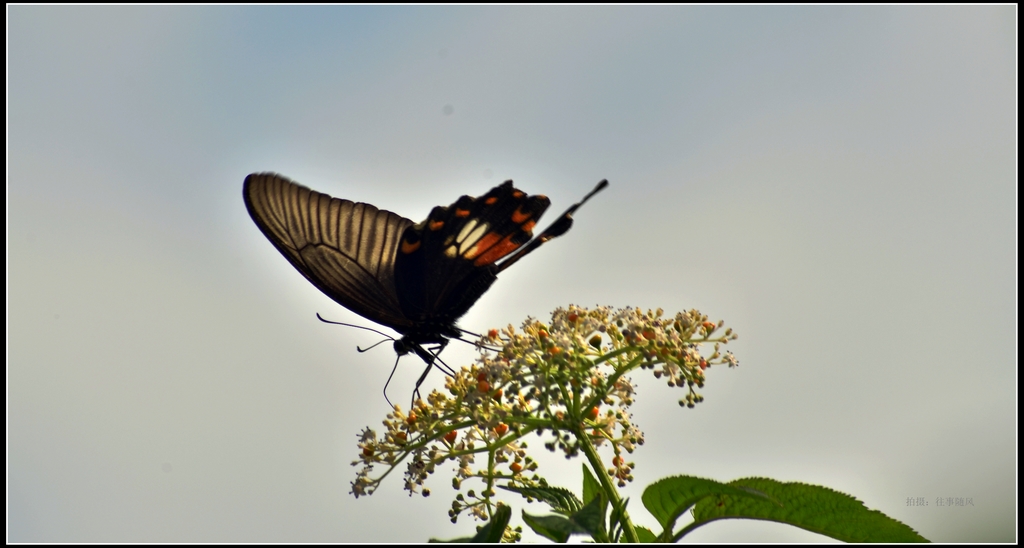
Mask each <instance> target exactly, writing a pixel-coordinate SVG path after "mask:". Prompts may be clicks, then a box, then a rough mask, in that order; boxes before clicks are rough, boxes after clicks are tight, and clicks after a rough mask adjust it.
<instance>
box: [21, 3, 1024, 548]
mask: <svg viewBox="0 0 1024 548" xmlns="http://www.w3.org/2000/svg"><path fill="white" fill-rule="evenodd" d="M7 15H8V29H7V30H8V36H7V47H8V50H7V51H8V54H7V61H8V66H7V70H8V74H7V76H8V79H7V83H8V84H7V85H8V87H7V90H8V99H7V100H8V102H7V106H8V125H7V136H8V149H7V153H8V164H7V198H8V207H7V214H8V217H7V230H8V232H7V257H8V268H7V290H8V300H7V320H8V328H7V342H8V346H7V358H8V361H7V383H8V384H7V397H8V402H7V442H8V445H7V457H8V468H7V480H8V483H7V487H8V491H7V497H8V498H7V503H8V505H7V509H8V514H7V519H8V521H7V526H8V530H7V532H8V540H9V541H16V542H137V541H146V542H204V541H213V542H229V541H230V542H256V541H263V542H364V541H392V542H401V541H406V542H412V541H425V540H427V539H428V538H431V537H435V538H452V537H458V536H464V535H468V534H470V532H471V531H472V529H473V525H474V524H473V522H472V521H471V520H470V519H469V518H468V517H464V518H463V519H461V520H460V521H459V523H458V524H457V525H452V524H451V523H449V521H448V518H447V515H446V511H447V508H448V507H449V506H450V504H451V500H452V498H453V497H454V495H455V493H454V492H453V491H452V490H451V487H450V471H449V470H448V469H447V468H450V467H447V468H446V469H444V470H442V471H441V472H439V473H438V475H437V477H435V478H434V480H433V484H431V485H430V487H431V489H432V491H433V495H432V496H431V497H430V498H428V499H424V498H421V497H418V496H417V497H412V498H410V497H408V496H407V495H406V493H405V492H404V491H403V490H402V485H401V481H400V479H401V478H400V476H399V475H394V476H392V477H391V478H389V480H390V481H389V482H385V484H384V486H383V487H382V488H381V489H380V490H379V491H378V492H377V493H376V494H374V495H373V496H371V497H367V498H360V499H359V500H355V499H354V498H353V497H352V496H351V495H350V494H349V490H350V486H349V483H350V482H351V481H352V480H353V479H354V477H355V472H356V469H355V468H353V467H352V466H350V465H349V463H350V462H351V461H352V460H354V459H355V458H356V455H357V453H358V449H357V447H356V436H357V435H358V433H359V431H360V430H361V429H362V428H364V427H366V426H370V427H372V428H378V429H379V426H380V421H381V420H383V418H384V415H385V414H386V413H387V412H388V406H387V403H386V401H385V400H384V398H383V396H382V395H381V390H382V389H383V386H384V383H385V381H386V380H387V376H388V373H389V372H390V368H391V366H392V365H393V363H394V353H393V352H392V351H391V350H390V349H389V348H388V347H387V345H382V346H381V347H379V348H378V349H376V350H374V351H371V352H367V353H364V354H359V353H357V352H356V351H355V347H356V345H363V346H368V345H370V344H372V343H374V342H377V341H378V340H379V337H377V336H375V335H372V334H369V333H367V332H362V331H358V330H354V329H345V328H340V327H336V326H327V325H325V324H322V323H320V322H319V321H317V319H316V317H315V314H316V313H317V312H319V313H320V314H322V315H324V316H325V317H328V318H330V319H334V320H336V321H343V322H351V323H360V324H363V325H370V326H373V325H372V324H370V323H369V322H367V321H366V320H364V319H362V318H360V317H359V316H357V315H355V314H353V313H351V312H349V311H347V310H346V309H344V308H343V307H341V306H340V305H338V304H336V303H334V302H333V301H331V300H330V299H329V298H328V297H326V296H325V295H323V294H321V293H320V292H319V291H317V290H316V288H314V287H313V286H312V285H311V284H309V283H308V282H307V281H306V280H305V279H303V278H302V276H301V275H300V274H299V273H298V272H296V271H295V270H294V269H293V268H292V267H291V266H290V265H289V264H288V263H287V262H286V261H285V260H284V258H283V257H282V256H281V255H280V254H279V253H278V252H277V251H276V250H275V249H274V248H273V247H272V246H271V244H270V243H269V242H268V241H267V240H266V239H265V238H264V236H263V235H262V234H261V233H260V231H259V230H258V229H257V227H256V226H255V224H253V222H252V220H251V219H249V217H248V215H247V213H246V211H245V206H244V204H243V201H242V195H241V189H242V181H243V179H244V178H245V176H246V175H247V174H249V173H251V172H255V171H276V172H279V173H282V174H284V175H286V176H288V177H290V178H292V179H294V180H296V181H299V182H301V183H303V184H305V185H307V186H310V187H312V188H314V189H316V190H319V191H322V192H326V193H328V194H331V195H334V196H338V197H342V198H347V199H351V200H355V201H365V202H369V203H372V204H375V205H377V206H379V207H381V208H384V209H388V210H391V211H394V212H396V213H399V214H401V215H403V216H406V217H409V218H411V219H413V220H414V221H419V220H421V219H423V218H424V217H425V216H426V215H427V213H428V212H429V211H430V209H431V208H432V207H433V206H436V205H447V204H450V203H452V202H454V201H455V199H456V198H458V197H459V196H460V195H463V194H470V195H474V196H475V195H480V194H483V193H485V192H486V191H487V190H488V189H489V188H491V187H492V186H494V185H495V184H498V183H500V182H501V181H503V180H505V179H513V180H515V182H516V186H517V187H519V188H521V189H523V190H524V191H527V192H529V193H533V194H547V195H548V196H549V197H550V198H551V200H552V206H551V209H550V210H549V213H548V215H549V218H553V217H554V216H555V215H556V214H557V213H558V212H561V211H562V210H564V208H565V207H567V206H569V205H570V204H571V203H572V202H574V201H576V200H577V199H578V198H579V197H580V196H582V195H583V194H584V193H586V192H587V191H588V190H590V189H591V188H592V187H593V185H594V184H595V183H596V182H597V181H598V180H600V179H602V178H607V179H608V180H609V181H610V182H611V186H610V187H609V188H608V189H607V190H605V191H604V192H602V193H601V194H599V195H597V196H596V197H595V198H594V199H593V200H592V201H591V202H589V203H588V204H587V205H586V206H585V207H584V208H583V209H581V210H580V211H579V212H578V213H577V215H576V216H575V217H576V223H575V226H574V228H573V229H572V231H570V232H569V233H568V234H567V235H566V236H564V237H562V238H560V239H558V240H555V241H552V242H551V243H549V244H548V245H546V246H544V247H543V248H541V249H540V250H538V251H537V252H536V253H534V254H532V255H530V256H529V257H527V258H526V259H524V260H523V261H521V262H520V263H518V264H517V265H516V266H515V267H514V268H511V269H509V270H508V271H507V272H504V273H503V274H502V276H501V278H500V279H499V280H498V281H497V282H496V283H495V284H494V285H493V286H492V288H491V290H490V291H489V292H488V293H487V294H486V295H484V297H483V298H481V299H480V300H479V301H478V302H477V304H476V305H475V307H474V308H473V309H472V310H471V311H470V312H469V313H468V314H467V315H466V316H464V317H463V318H462V320H461V321H460V325H461V326H463V327H465V328H466V329H470V330H473V331H483V330H486V329H487V328H489V327H495V326H498V327H500V326H504V325H507V324H509V323H511V324H516V325H518V324H520V323H521V322H522V321H523V320H524V319H525V318H526V317H527V316H534V317H538V318H542V319H544V318H548V317H549V315H550V313H551V311H552V310H554V309H555V308H556V307H559V306H565V305H568V304H569V303H577V304H581V305H586V306H592V305H596V304H602V305H611V306H627V305H632V306H640V307H644V308H656V307H661V308H664V309H665V310H666V311H667V312H669V313H674V312H676V311H679V310H686V309H690V308H699V309H700V310H702V311H703V312H704V313H706V314H708V315H710V316H711V317H712V318H713V319H716V320H717V319H724V320H725V321H726V324H727V325H729V326H731V327H733V328H734V329H735V330H736V331H737V332H738V333H739V335H740V339H739V340H738V341H736V342H735V343H733V344H731V345H730V348H731V350H732V351H733V352H734V353H735V354H736V355H737V357H738V358H739V360H740V367H739V368H738V369H732V370H730V369H726V368H724V367H723V368H719V369H712V370H711V371H710V373H709V375H708V376H709V381H708V383H707V386H706V388H705V389H704V390H703V394H704V396H705V401H704V403H702V404H701V405H699V406H698V407H697V408H696V409H693V410H684V409H680V408H679V407H678V405H677V404H676V400H677V399H678V398H679V394H678V393H676V392H674V391H671V390H670V389H668V388H667V387H665V386H664V383H663V382H662V381H656V380H655V379H653V378H652V377H650V376H649V375H646V376H645V374H637V375H634V377H633V378H634V381H635V382H636V383H637V384H638V386H639V390H640V392H639V394H638V403H637V404H636V406H635V407H634V415H635V421H636V422H637V423H638V424H639V426H640V427H641V428H642V429H643V430H644V432H645V434H646V441H647V443H646V444H645V445H644V446H643V447H641V448H640V449H639V450H638V451H637V452H636V453H634V454H633V456H632V460H634V461H635V462H636V463H637V469H636V472H635V475H636V481H635V482H634V483H633V484H632V485H631V486H629V487H627V488H626V489H625V490H624V496H628V497H632V500H633V505H631V506H630V509H631V513H632V514H633V517H634V519H635V520H636V522H637V523H639V524H644V525H649V526H650V525H653V524H654V523H655V522H654V520H653V519H652V518H650V516H648V515H647V514H646V511H644V510H642V508H641V504H640V494H641V493H642V491H643V488H644V486H646V485H648V484H649V483H651V482H653V481H655V480H657V479H659V478H663V477H666V476H670V475H676V474H691V475H696V476H702V477H709V478H713V479H717V480H722V481H728V480H731V479H736V478H741V477H747V476H767V477H771V478H775V479H779V480H783V481H802V482H807V483H815V484H820V485H825V486H828V487H831V488H834V489H837V490H840V491H843V492H846V493H849V494H851V495H854V496H856V497H857V498H858V499H860V500H862V501H864V502H865V504H866V505H867V506H868V507H870V508H874V509H877V510H880V511H882V512H884V513H886V514H888V515H889V516H892V517H894V518H896V519H899V520H901V521H903V522H905V523H907V524H908V525H910V526H912V527H913V528H915V529H916V530H917V531H919V532H920V533H921V534H922V535H924V536H925V537H927V538H929V539H931V540H933V541H945V542H986V541H987V542H1013V541H1014V540H1015V538H1016V537H1015V534H1016V522H1015V519H1016V518H1015V516H1016V505H1017V498H1016V485H1017V477H1016V468H1017V459H1016V447H1017V429H1016V417H1017V415H1016V412H1017V406H1016V399H1017V392H1016V385H1017V375H1016V365H1017V361H1016V360H1017V353H1016V340H1017V339H1016V337H1017V335H1016V328H1015V327H1014V325H1016V323H1017V285H1016V282H1017V256H1016V249H1017V248H1016V240H1017V222H1016V220H1017V209H1016V198H1017V187H1016V150H1017V126H1016V119H1017V115H1016V114H1015V113H1016V110H1017V95H1016V82H1017V69H1016V67H1017V59H1016V49H1017V35H1016V32H1017V29H1016V17H1017V13H1016V7H1014V6H987V7H986V6H981V7H978V6H954V7H949V6H944V7H943V6H930V7H919V6H904V7H866V6H852V7H824V6H822V7H795V6H791V7H751V6H736V7H689V6H677V7H554V8H550V7H498V8H494V7H408V6H393V7H345V6H335V7H233V6H222V7H198V6H192V7H143V6H136V7H113V6H107V7H70V6H64V7H39V6H15V7H8V8H7ZM541 225H542V226H543V225H544V223H541ZM457 347H464V348H457ZM472 355H473V353H472V351H471V349H469V348H468V347H465V345H458V344H456V343H453V345H452V346H451V348H450V349H449V350H447V351H446V352H445V355H444V356H445V359H446V361H448V363H450V364H453V365H456V366H458V365H464V364H466V363H468V360H469V359H470V358H471V357H472ZM421 369H422V363H421V362H419V361H418V360H417V359H416V358H414V357H408V358H405V359H403V360H402V362H401V363H400V365H399V372H398V373H397V374H396V378H395V380H394V381H392V384H391V387H390V388H389V394H399V395H400V396H401V397H398V398H395V399H396V400H397V401H404V400H405V399H406V396H405V394H408V393H409V391H410V390H411V388H412V384H413V383H414V382H415V379H416V377H417V376H418V375H419V373H420V372H421ZM442 380H443V379H442V378H441V376H440V375H437V374H435V375H434V376H432V377H431V378H430V380H429V382H428V384H430V385H431V386H432V387H436V386H440V384H441V382H442ZM533 445H535V446H536V447H537V448H540V446H541V444H540V443H536V442H535V443H534V444H533ZM580 465H581V461H579V460H576V461H571V462H566V461H565V460H564V459H561V458H557V459H549V460H546V461H544V463H543V466H542V469H541V472H542V473H546V474H547V476H548V477H549V479H551V480H552V481H553V482H555V483H560V484H561V485H562V486H564V487H567V488H570V489H573V490H576V491H579V490H580V483H579V478H580V472H579V470H580ZM919 497H922V498H923V499H925V500H927V501H929V505H928V506H926V507H915V506H909V505H908V504H907V500H908V499H911V498H919ZM951 497H952V498H956V499H958V500H962V501H969V502H970V503H969V504H966V505H964V506H941V505H939V504H938V501H939V499H947V498H951ZM506 500H508V501H509V502H510V503H511V504H512V505H513V508H514V509H515V511H514V513H513V516H514V518H513V520H514V523H520V524H521V521H519V518H518V515H519V511H520V510H524V509H525V510H526V511H528V512H531V513H534V514H542V513H545V512H546V509H545V507H543V506H541V505H537V504H534V505H529V506H527V505H526V504H525V503H524V502H523V501H521V500H519V499H516V498H514V497H509V498H507V499H506ZM396 524H400V526H396ZM528 538H535V537H528ZM688 539H692V540H693V541H717V542H732V541H738V542H758V541H770V542H791V541H822V540H828V539H826V538H825V537H821V536H818V535H815V534H812V533H807V532H804V531H800V530H797V529H793V528H790V527H786V526H782V525H778V524H770V523H754V522H735V521H733V522H718V523H715V524H712V525H710V526H707V527H704V528H702V529H701V530H699V531H698V532H696V533H695V534H693V535H691V536H690V537H688Z"/></svg>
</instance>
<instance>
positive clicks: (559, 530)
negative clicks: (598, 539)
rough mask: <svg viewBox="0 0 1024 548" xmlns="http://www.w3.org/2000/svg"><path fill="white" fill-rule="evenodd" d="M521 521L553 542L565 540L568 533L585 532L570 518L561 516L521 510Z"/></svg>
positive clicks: (567, 538)
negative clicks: (528, 512)
mask: <svg viewBox="0 0 1024 548" xmlns="http://www.w3.org/2000/svg"><path fill="white" fill-rule="evenodd" d="M523 522H524V523H526V525H528V526H529V527H530V529H533V532H535V533H537V534H538V535H540V536H542V537H545V538H549V539H551V540H553V541H555V542H565V541H567V540H569V536H570V535H574V534H576V535H579V534H585V533H586V532H587V531H586V530H585V529H583V528H582V527H580V526H578V525H576V524H575V523H573V522H572V520H570V519H568V518H565V517H562V516H531V515H530V514H527V513H526V512H523Z"/></svg>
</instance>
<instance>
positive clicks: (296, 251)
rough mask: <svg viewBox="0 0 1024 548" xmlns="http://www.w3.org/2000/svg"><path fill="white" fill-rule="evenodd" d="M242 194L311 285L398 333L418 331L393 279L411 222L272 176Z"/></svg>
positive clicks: (260, 176)
mask: <svg viewBox="0 0 1024 548" xmlns="http://www.w3.org/2000/svg"><path fill="white" fill-rule="evenodd" d="M242 192H243V195H244V197H245V205H246V208H247V209H248V210H249V215H251V216H252V218H253V220H254V221H255V222H256V224H257V226H259V227H260V230H261V231H263V234H264V235H266V236H267V238H268V239H269V240H270V241H271V242H272V243H273V244H274V247H276V248H277V249H278V250H279V251H280V252H281V253H282V254H283V255H284V256H285V257H286V258H287V259H288V261H289V262H290V263H292V265H293V266H294V267H295V268H296V269H298V270H299V272H302V274H303V275H304V276H305V277H306V279H308V280H309V281H310V282H311V283H312V284H313V285H315V286H316V287H317V288H318V289H320V290H321V291H323V292H324V293H325V294H327V296H329V297H331V298H332V299H334V300H335V301H336V302H338V303H339V304H341V305H342V306H344V307H346V308H348V309H349V310H352V311H353V312H355V313H357V314H359V315H361V316H363V317H365V318H367V319H370V320H373V321H374V322H377V323H380V324H383V325H386V326H388V327H391V328H393V329H395V330H396V331H398V332H400V333H404V332H406V331H408V330H409V329H410V328H412V322H410V320H409V318H408V317H406V315H405V314H404V313H403V311H402V307H401V303H400V302H399V300H398V297H397V295H398V293H397V291H396V288H395V276H394V274H395V262H394V261H395V257H396V255H397V254H398V247H399V244H400V241H401V238H402V234H403V233H404V231H405V230H406V228H408V227H410V226H412V224H413V222H412V221H410V220H409V219H406V218H404V217H402V216H400V215H396V214H394V213H392V212H390V211H386V210H382V209H378V208H376V207H374V206H372V205H370V204H365V203H357V202H352V201H349V200H342V199H339V198H332V197H330V196H328V195H326V194H321V193H319V192H316V191H313V190H310V189H308V188H306V187H304V186H301V185H298V184H296V183H294V182H292V181H290V180H288V179H287V178H285V177H282V176H280V175H277V174H274V173H254V174H252V175H249V176H248V177H246V179H245V185H244V188H243V191H242Z"/></svg>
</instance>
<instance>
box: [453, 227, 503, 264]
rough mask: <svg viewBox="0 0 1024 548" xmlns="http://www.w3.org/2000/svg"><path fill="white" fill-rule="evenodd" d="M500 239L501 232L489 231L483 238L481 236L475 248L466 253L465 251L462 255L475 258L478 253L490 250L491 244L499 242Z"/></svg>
mask: <svg viewBox="0 0 1024 548" xmlns="http://www.w3.org/2000/svg"><path fill="white" fill-rule="evenodd" d="M499 240H501V234H498V233H497V232H488V233H487V234H484V237H483V238H480V239H479V240H478V241H477V242H476V245H474V246H473V249H470V250H469V251H467V252H466V253H463V255H462V256H463V257H465V258H467V259H474V258H476V256H477V255H479V254H481V253H485V252H486V251H487V250H489V249H490V248H491V246H493V245H494V244H496V243H498V241H499Z"/></svg>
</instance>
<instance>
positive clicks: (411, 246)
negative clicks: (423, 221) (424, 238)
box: [402, 240, 421, 255]
mask: <svg viewBox="0 0 1024 548" xmlns="http://www.w3.org/2000/svg"><path fill="white" fill-rule="evenodd" d="M420 243H421V242H410V241H408V240H402V253H403V254H405V255H408V254H410V253H412V252H413V251H416V250H417V249H419V248H420Z"/></svg>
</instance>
